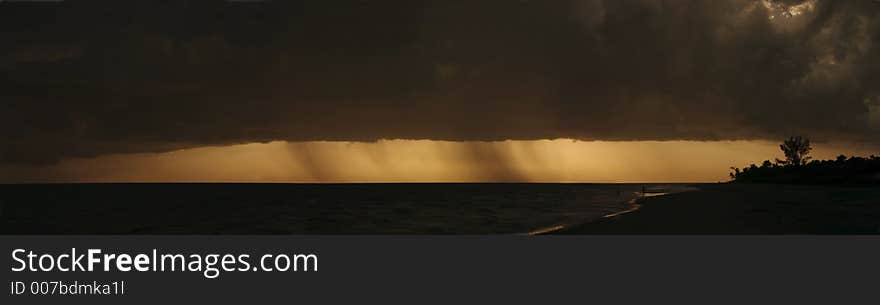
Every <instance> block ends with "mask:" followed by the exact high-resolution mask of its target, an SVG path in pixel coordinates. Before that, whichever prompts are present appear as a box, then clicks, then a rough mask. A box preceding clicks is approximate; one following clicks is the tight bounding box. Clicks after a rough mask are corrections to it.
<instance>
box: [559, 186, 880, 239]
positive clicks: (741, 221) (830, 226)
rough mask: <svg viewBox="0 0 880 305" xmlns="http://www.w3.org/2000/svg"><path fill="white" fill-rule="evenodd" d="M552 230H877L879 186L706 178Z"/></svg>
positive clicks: (691, 231)
mask: <svg viewBox="0 0 880 305" xmlns="http://www.w3.org/2000/svg"><path fill="white" fill-rule="evenodd" d="M648 198H650V197H642V198H639V200H638V201H639V205H640V207H639V208H638V209H636V210H634V211H632V212H629V213H623V214H620V215H615V216H614V217H603V218H600V219H597V220H595V221H591V222H588V223H584V224H581V225H576V226H571V227H567V228H565V229H562V230H557V231H554V232H552V234H877V233H880V187H839V186H815V185H809V186H805V185H782V184H733V183H725V184H706V185H701V186H699V189H698V190H694V191H690V192H679V193H673V194H668V195H664V196H655V197H654V198H652V200H646V199H648Z"/></svg>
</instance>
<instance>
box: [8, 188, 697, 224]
mask: <svg viewBox="0 0 880 305" xmlns="http://www.w3.org/2000/svg"><path fill="white" fill-rule="evenodd" d="M643 188H644V189H645V190H646V191H647V193H649V195H657V194H661V193H664V192H677V191H681V190H685V189H687V188H688V185H686V184H577V183H572V184H567V183H566V184H556V183H383V184H357V183H355V184H295V183H291V184H287V183H266V184H263V183H120V184H18V185H16V184H7V185H0V191H2V192H0V193H2V194H3V195H2V198H0V233H2V234H528V233H530V232H532V233H534V232H544V231H552V230H554V229H558V228H562V227H565V226H571V225H575V224H581V223H586V222H589V221H591V220H595V219H598V218H601V217H603V216H607V215H612V214H615V213H621V212H624V211H628V210H631V209H633V207H634V204H633V202H634V199H635V198H637V197H639V196H641V195H642V193H641V192H642V190H643Z"/></svg>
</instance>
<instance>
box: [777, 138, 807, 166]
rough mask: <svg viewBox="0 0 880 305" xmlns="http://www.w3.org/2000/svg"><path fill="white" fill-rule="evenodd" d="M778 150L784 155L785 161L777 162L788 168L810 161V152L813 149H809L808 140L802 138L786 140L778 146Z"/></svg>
mask: <svg viewBox="0 0 880 305" xmlns="http://www.w3.org/2000/svg"><path fill="white" fill-rule="evenodd" d="M779 149H781V150H782V153H783V154H785V160H784V161H783V160H779V161H778V162H779V163H781V164H783V165H790V166H801V165H804V164H807V161H809V160H810V159H811V157H810V156H809V155H810V151H811V150H813V148H812V147H810V139H807V138H805V137H802V136H793V137H790V138H788V139H787V140H785V141H783V142H782V144H780V145H779Z"/></svg>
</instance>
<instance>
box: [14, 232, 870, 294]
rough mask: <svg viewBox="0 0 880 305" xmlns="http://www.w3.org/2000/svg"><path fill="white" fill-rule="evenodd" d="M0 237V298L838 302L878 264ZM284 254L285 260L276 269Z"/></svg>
mask: <svg viewBox="0 0 880 305" xmlns="http://www.w3.org/2000/svg"><path fill="white" fill-rule="evenodd" d="M0 244H2V248H3V251H4V252H5V253H4V255H3V257H4V258H3V260H2V261H3V264H4V267H3V268H2V270H3V271H2V273H0V274H2V279H3V282H4V283H5V285H6V288H5V289H6V290H7V291H5V292H4V293H3V300H2V302H0V303H2V304H57V303H62V302H63V303H65V304H81V303H82V304H86V303H88V304H120V303H124V304H156V303H160V302H172V303H184V302H186V303H190V302H193V304H240V303H242V302H253V301H261V300H275V301H283V302H286V303H298V302H307V303H315V302H322V303H363V302H370V303H377V302H382V303H383V304H414V303H415V304H418V303H426V302H427V303H477V302H480V303H489V304H497V303H501V302H504V303H512V304H524V303H533V304H534V303H537V304H547V303H551V302H566V303H568V302H574V301H577V302H578V303H600V304H602V303H607V302H615V303H645V302H652V303H653V302H658V301H676V302H679V303H695V304H707V303H709V304H712V303H716V302H718V301H741V302H749V303H751V302H757V303H769V302H781V303H784V304H792V303H793V302H806V303H815V302H820V303H822V302H823V301H827V303H841V302H840V301H841V300H863V301H864V300H871V299H873V297H874V294H873V293H872V291H875V289H874V288H875V287H876V282H877V278H878V276H877V274H878V271H880V268H878V266H880V263H878V262H877V257H880V237H852V236H844V237H821V236H809V237H807V236H793V237H784V236H774V237H766V236H764V237H739V236H724V237H719V236H652V237H643V236H615V237H608V236H539V237H528V236H65V237H60V236H57V237H56V236H27V237H19V236H3V237H0ZM89 251H91V252H92V253H93V255H94V257H95V258H96V260H95V263H94V264H90V263H89ZM27 254H32V256H31V257H32V258H33V260H32V261H29V258H28V256H27ZM71 254H74V255H73V256H74V257H69V256H62V255H71ZM163 254H164V255H176V254H180V255H182V256H183V257H185V259H186V261H187V263H192V262H193V261H194V260H199V261H200V264H199V266H198V267H199V269H198V270H195V269H196V268H193V270H186V271H182V270H180V268H176V269H175V270H174V271H172V270H170V264H166V266H165V270H164V271H163V270H159V268H160V266H161V265H160V264H159V263H158V262H155V261H153V258H154V257H156V258H159V259H160V260H161V257H162V255H163ZM297 254H311V255H313V256H311V257H310V258H313V260H303V259H296V256H295V255H297ZM80 255H82V257H81V258H80V264H81V266H73V267H74V268H73V270H69V269H71V268H70V267H71V265H75V264H74V263H73V261H75V260H76V257H75V256H80ZM105 255H114V256H113V257H112V258H113V259H110V260H109V261H107V260H105V259H106V258H107V257H106V256H105ZM139 255H140V258H139V259H138V258H137V257H138V256H139ZM212 255H214V256H213V258H211V256H212ZM227 255H229V256H231V257H232V259H228V260H226V262H227V263H229V264H227V265H226V266H225V267H229V269H230V270H231V271H225V270H223V268H224V266H223V262H224V258H223V257H224V256H227ZM242 255H247V256H242ZM266 255H269V256H266ZM123 256H130V257H131V260H129V259H122V258H121V257H123ZM279 256H284V257H287V258H282V259H277V257H279ZM59 257H60V258H61V260H58V258H59ZM263 257H268V258H266V259H263ZM178 258H179V257H178ZM299 258H305V256H300V257H299ZM288 259H291V261H296V262H297V263H298V264H299V265H297V266H298V269H297V270H294V268H293V267H292V266H291V265H290V264H287V266H286V268H278V267H285V261H287V260H288ZM41 260H42V261H41ZM119 260H122V261H123V263H122V264H121V265H119V264H118V263H119ZM261 260H263V261H264V263H262V264H261V262H260V261H261ZM50 261H51V262H50ZM242 261H247V264H248V265H247V267H248V268H244V266H243V265H242ZM59 262H60V263H59ZM154 263H155V264H154ZM209 263H213V265H211V264H209ZM41 264H42V265H41ZM193 264H195V263H193ZM25 265H33V266H27V267H26V268H25ZM50 265H52V266H51V267H52V268H48V267H50ZM89 265H93V267H94V268H93V270H92V271H87V270H83V269H87V268H89ZM263 265H265V267H267V268H268V269H271V270H264V269H262V268H263V267H264V266H263ZM120 266H122V269H119V268H118V267H120ZM176 266H177V267H179V266H181V264H180V262H179V261H178V262H177V265H176ZM304 266H306V267H308V268H304ZM31 267H33V268H34V269H36V270H37V271H32V270H31V269H30V268H31ZM104 267H107V268H108V269H104ZM136 267H142V269H143V270H144V271H139V270H138V269H137V268H136ZM192 267H196V265H192ZM22 268H25V269H24V270H21V271H13V270H16V269H22ZM41 268H43V269H41ZM47 268H48V269H52V271H41V270H45V269H47ZM59 268H63V269H68V271H67V272H62V271H58V269H59ZM207 269H211V270H214V269H217V270H218V272H213V271H212V272H207V273H206V272H205V271H206V270H207ZM276 269H285V270H286V271H278V270H276ZM106 270H109V271H106ZM120 270H128V271H120ZM206 274H209V275H210V276H209V275H206ZM214 275H216V276H214ZM105 292H108V293H105ZM827 303H826V304H827Z"/></svg>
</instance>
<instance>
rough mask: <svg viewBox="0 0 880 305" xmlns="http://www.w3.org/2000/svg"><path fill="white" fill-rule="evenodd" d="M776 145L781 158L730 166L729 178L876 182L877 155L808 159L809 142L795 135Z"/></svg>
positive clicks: (879, 177) (879, 172)
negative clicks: (759, 164) (747, 164)
mask: <svg viewBox="0 0 880 305" xmlns="http://www.w3.org/2000/svg"><path fill="white" fill-rule="evenodd" d="M779 148H780V149H781V150H782V151H783V153H784V154H785V157H786V159H785V160H779V159H776V162H770V160H764V162H762V163H761V166H760V167H759V166H756V165H755V164H751V165H750V166H748V167H745V168H742V169H739V168H737V167H731V168H730V169H731V170H732V172H731V173H730V178H731V179H732V180H733V182H746V183H750V182H751V183H804V184H856V185H864V184H871V185H878V184H880V157H877V156H874V155H871V156H870V157H867V158H864V157H847V156H844V155H840V156H838V157H837V158H836V159H835V160H812V161H810V159H811V158H810V157H809V156H808V155H809V153H810V150H812V147H811V146H810V142H809V140H808V139H806V138H803V137H799V136H798V137H790V138H788V139H787V140H785V141H784V142H783V144H782V145H780V146H779Z"/></svg>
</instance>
